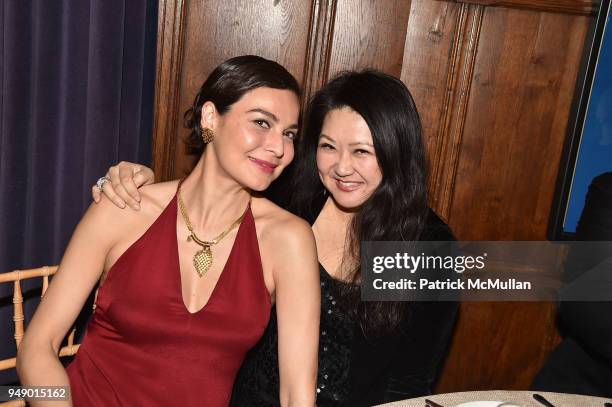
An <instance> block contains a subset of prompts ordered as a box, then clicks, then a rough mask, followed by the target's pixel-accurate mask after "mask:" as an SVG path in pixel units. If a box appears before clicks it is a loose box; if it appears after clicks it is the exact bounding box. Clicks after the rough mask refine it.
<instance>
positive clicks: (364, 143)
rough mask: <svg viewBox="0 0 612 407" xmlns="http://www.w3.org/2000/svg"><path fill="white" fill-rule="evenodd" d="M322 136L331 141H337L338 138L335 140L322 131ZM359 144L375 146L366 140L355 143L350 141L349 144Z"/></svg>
mask: <svg viewBox="0 0 612 407" xmlns="http://www.w3.org/2000/svg"><path fill="white" fill-rule="evenodd" d="M320 138H326V139H328V140H329V141H331V142H333V143H335V142H336V140H334V139H333V138H331V137H329V136H328V135H327V134H323V133H321V136H320ZM357 145H364V146H370V147H372V148H374V145H373V144H372V143H366V142H365V141H356V142H354V143H349V146H357Z"/></svg>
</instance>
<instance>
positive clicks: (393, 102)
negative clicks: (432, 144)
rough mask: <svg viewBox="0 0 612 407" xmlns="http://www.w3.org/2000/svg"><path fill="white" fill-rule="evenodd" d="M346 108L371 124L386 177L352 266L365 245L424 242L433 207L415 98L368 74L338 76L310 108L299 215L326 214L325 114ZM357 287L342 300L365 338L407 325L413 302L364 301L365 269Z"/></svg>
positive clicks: (359, 219) (358, 232)
mask: <svg viewBox="0 0 612 407" xmlns="http://www.w3.org/2000/svg"><path fill="white" fill-rule="evenodd" d="M343 107H349V108H350V109H352V110H354V111H355V112H357V113H359V114H360V115H361V117H363V119H364V120H365V121H366V123H367V124H368V127H369V129H370V132H371V133H372V139H373V143H374V149H375V151H376V157H377V159H378V163H379V166H380V169H381V172H382V181H381V183H380V185H379V186H378V187H377V188H376V190H375V191H374V192H373V193H372V195H371V196H370V197H369V198H368V199H367V200H366V201H365V202H364V203H363V205H362V206H361V207H360V208H359V209H358V211H357V213H356V214H355V216H354V218H353V221H352V223H351V225H350V228H349V230H348V234H347V240H346V241H347V246H346V247H347V250H345V257H344V258H343V262H344V261H345V260H346V259H347V256H346V254H347V253H351V256H352V253H354V254H355V255H356V257H357V258H358V257H359V250H360V242H361V241H385V240H387V241H389V240H418V239H419V237H420V236H421V233H422V232H423V229H424V227H425V223H426V221H427V216H428V205H427V160H426V156H425V147H424V144H423V136H422V131H421V122H420V119H419V115H418V112H417V109H416V106H415V104H414V100H413V99H412V96H411V95H410V92H409V91H408V89H407V88H406V86H405V85H404V84H403V83H402V82H401V81H400V80H399V79H396V78H394V77H392V76H389V75H387V74H385V73H382V72H378V71H374V70H365V71H362V72H347V73H343V74H341V75H339V76H337V77H336V78H335V79H333V80H332V81H331V82H329V83H328V84H327V85H325V86H324V87H323V88H322V89H321V90H319V91H318V92H317V93H316V95H315V96H314V98H313V99H312V101H311V102H310V104H309V106H308V110H307V113H306V116H305V118H304V124H305V127H304V129H303V131H302V137H301V142H300V144H299V146H298V159H297V162H296V168H295V178H294V181H295V182H294V185H293V196H292V209H293V210H294V211H295V212H296V213H297V214H299V215H301V216H303V217H305V218H307V219H311V220H312V219H314V218H315V217H316V216H317V215H318V211H319V210H320V206H321V205H320V204H321V200H322V197H323V198H324V196H325V190H324V187H323V184H322V183H321V181H320V179H319V175H318V171H317V163H316V153H317V146H318V143H319V135H320V133H321V128H322V125H323V120H324V119H325V116H326V115H327V114H328V113H329V112H330V111H331V110H333V109H339V108H343ZM351 256H349V257H351ZM349 264H354V263H349ZM349 282H350V283H352V284H339V296H340V299H341V301H342V302H343V304H344V306H345V307H346V308H347V310H348V311H349V313H351V314H352V315H353V316H354V317H355V318H356V319H357V320H358V322H359V323H360V324H361V327H362V329H363V330H364V332H372V333H375V334H378V333H386V332H389V331H393V330H395V329H397V328H398V327H399V324H400V322H401V320H402V319H403V318H404V316H405V314H406V312H408V304H407V303H405V302H376V301H373V302H362V301H361V299H360V287H359V283H360V282H361V270H360V268H359V267H358V266H356V268H354V269H353V270H352V272H351V276H350V281H349Z"/></svg>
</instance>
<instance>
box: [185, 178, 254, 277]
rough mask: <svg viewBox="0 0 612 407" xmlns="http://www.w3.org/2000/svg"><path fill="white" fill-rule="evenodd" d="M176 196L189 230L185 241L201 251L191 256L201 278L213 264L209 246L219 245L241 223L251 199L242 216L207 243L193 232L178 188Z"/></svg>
mask: <svg viewBox="0 0 612 407" xmlns="http://www.w3.org/2000/svg"><path fill="white" fill-rule="evenodd" d="M176 195H177V198H178V205H179V209H180V211H181V216H182V217H183V220H184V221H185V224H186V225H187V229H189V235H188V236H187V241H188V242H190V241H192V240H193V241H194V242H196V243H197V244H199V245H200V246H202V249H200V250H198V251H197V252H196V254H195V255H194V256H193V265H194V267H195V269H196V273H198V276H200V277H202V276H203V275H204V274H205V273H206V272H207V271H208V270H209V269H210V268H211V266H212V264H213V253H212V250H211V246H212V245H215V244H217V243H219V242H220V241H221V240H222V239H223V238H224V237H225V236H226V235H227V234H228V233H229V232H231V231H232V230H233V229H234V228H235V227H236V226H238V225H240V223H242V219H244V215H246V213H247V211H248V210H249V207H250V206H251V199H249V203H248V204H247V207H246V209H245V210H244V212H243V213H242V215H240V217H239V218H238V219H236V220H235V221H234V223H232V224H231V225H230V227H229V228H227V229H226V230H225V231H224V232H222V233H221V234H219V235H218V236H216V237H215V238H214V239H213V240H208V241H207V240H202V239H200V238H199V237H198V236H197V235H196V234H195V232H194V231H193V226H192V225H191V221H190V220H189V216H188V215H187V209H185V203H184V202H183V199H182V198H181V193H180V187H179V189H178V190H177V191H176Z"/></svg>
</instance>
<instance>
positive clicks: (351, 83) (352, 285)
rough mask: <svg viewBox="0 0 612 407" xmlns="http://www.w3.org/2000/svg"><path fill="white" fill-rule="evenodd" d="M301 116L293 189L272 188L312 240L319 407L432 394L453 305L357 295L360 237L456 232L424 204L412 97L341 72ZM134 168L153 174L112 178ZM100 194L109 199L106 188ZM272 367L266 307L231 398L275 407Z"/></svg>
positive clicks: (393, 82) (391, 84)
mask: <svg viewBox="0 0 612 407" xmlns="http://www.w3.org/2000/svg"><path fill="white" fill-rule="evenodd" d="M304 122H305V129H304V130H303V132H302V134H303V135H302V136H301V137H300V138H301V140H300V144H299V147H298V155H297V160H296V163H295V168H293V171H292V172H291V173H290V174H288V175H289V176H288V177H285V179H287V178H289V179H291V187H283V188H275V191H287V193H290V194H291V197H290V209H292V211H293V212H294V213H296V214H298V215H300V216H302V217H303V218H304V219H306V220H308V221H309V222H310V223H311V225H312V229H313V232H314V235H315V240H316V243H317V251H318V257H319V263H320V277H321V298H322V301H321V325H320V326H321V332H320V341H319V370H318V372H319V374H318V387H317V393H318V394H317V405H318V406H371V405H375V404H381V403H384V402H389V401H394V400H401V399H406V398H411V397H418V396H422V395H426V394H429V393H431V391H432V386H433V384H434V382H435V379H436V376H437V373H438V370H439V367H440V364H441V363H440V362H441V361H442V359H443V356H444V354H445V351H446V348H447V345H448V342H449V340H450V337H451V333H452V329H453V325H454V321H455V317H456V311H457V304H456V303H454V302H382V301H381V302H364V301H361V299H360V281H361V270H360V267H359V250H360V242H361V241H394V240H395V241H397V240H407V241H415V240H430V241H447V240H454V237H453V234H452V232H451V231H450V229H449V228H448V226H446V224H445V223H444V222H443V221H442V220H440V218H439V217H438V216H437V215H436V214H435V213H434V212H433V211H432V210H431V209H430V208H429V207H428V204H427V162H426V157H425V148H424V143H423V136H422V131H421V125H420V119H419V116H418V113H417V110H416V106H415V104H414V101H413V100H412V97H411V95H410V93H409V91H408V89H407V88H406V86H405V85H404V84H403V83H402V82H401V81H400V80H398V79H396V78H393V77H391V76H389V75H386V74H384V73H381V72H377V71H363V72H359V73H357V72H349V73H345V74H342V75H340V76H338V77H336V78H335V79H333V80H332V81H331V82H329V83H328V84H327V85H325V86H324V87H323V88H322V89H321V90H320V91H319V92H317V94H316V95H315V96H314V98H313V100H312V101H311V103H310V104H309V108H308V111H307V114H306V117H305V121H304ZM136 168H137V170H138V172H137V173H138V176H137V177H136V184H141V183H143V182H151V181H152V179H153V176H152V173H151V172H150V170H148V169H143V168H142V167H141V166H137V167H134V165H133V164H125V163H124V164H122V165H120V166H118V167H114V168H113V169H112V170H111V171H109V176H110V177H117V179H122V178H124V177H123V176H122V175H125V174H132V173H133V172H134V170H135V169H136ZM135 189H136V188H134V185H128V186H126V189H125V190H131V191H135ZM125 190H124V191H120V192H122V193H121V197H123V198H124V199H125V200H126V201H127V202H128V203H129V202H130V200H132V199H133V198H132V197H130V196H128V194H127V193H125ZM104 192H105V193H107V194H110V195H113V198H115V199H116V198H117V196H114V194H115V192H114V191H112V190H111V189H110V188H105V191H104ZM132 193H133V192H132ZM277 198H278V197H277ZM284 199H285V201H286V197H285V198H284ZM280 200H281V201H283V198H282V197H281V199H280ZM278 365H279V363H278V359H277V329H276V317H275V313H274V312H273V313H272V317H271V320H270V324H269V326H268V328H267V330H266V332H265V334H264V336H263V338H262V340H261V341H260V342H259V343H258V344H257V345H256V346H255V348H253V349H252V350H251V351H250V353H249V355H248V356H247V358H246V360H245V362H244V364H243V366H242V369H241V371H240V372H239V374H238V377H237V379H236V382H235V385H234V392H233V397H232V406H274V405H277V404H278V396H277V394H278V388H279V375H278Z"/></svg>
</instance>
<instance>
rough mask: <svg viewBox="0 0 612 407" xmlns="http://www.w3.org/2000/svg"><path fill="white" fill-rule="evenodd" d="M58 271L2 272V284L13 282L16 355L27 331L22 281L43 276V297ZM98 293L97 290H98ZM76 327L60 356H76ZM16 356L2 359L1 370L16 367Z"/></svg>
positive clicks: (48, 268)
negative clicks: (50, 280)
mask: <svg viewBox="0 0 612 407" xmlns="http://www.w3.org/2000/svg"><path fill="white" fill-rule="evenodd" d="M56 272H57V266H44V267H40V268H36V269H29V270H15V271H11V272H8V273H2V274H0V284H3V283H11V282H12V283H13V284H14V288H13V321H14V325H15V331H14V332H15V334H14V336H15V356H17V348H19V344H20V343H21V340H22V339H23V335H24V332H25V329H24V321H25V317H24V313H23V294H22V290H21V282H22V281H24V280H28V279H31V278H40V277H42V280H43V286H42V292H41V296H40V297H41V298H42V297H43V296H44V295H45V292H46V291H47V287H48V286H49V276H51V275H53V274H55V273H56ZM96 294H97V292H96ZM94 309H95V301H94ZM75 332H76V328H75V327H73V328H72V330H71V331H70V334H69V335H68V339H67V344H66V345H65V346H62V347H61V348H60V350H59V356H60V357H68V356H74V355H75V354H76V353H77V351H78V349H79V344H76V343H74V337H75ZM16 361H17V360H16V357H13V358H8V359H3V360H0V371H2V370H8V369H14V368H15V366H16ZM25 405H26V403H25V401H24V400H16V401H9V402H5V403H0V406H2V407H8V406H25Z"/></svg>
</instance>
